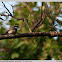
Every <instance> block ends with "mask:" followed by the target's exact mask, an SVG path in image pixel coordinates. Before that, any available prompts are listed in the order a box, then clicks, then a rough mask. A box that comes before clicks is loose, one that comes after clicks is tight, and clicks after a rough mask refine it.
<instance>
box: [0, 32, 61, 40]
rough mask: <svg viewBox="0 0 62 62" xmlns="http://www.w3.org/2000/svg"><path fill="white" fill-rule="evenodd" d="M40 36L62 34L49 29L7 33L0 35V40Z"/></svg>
mask: <svg viewBox="0 0 62 62" xmlns="http://www.w3.org/2000/svg"><path fill="white" fill-rule="evenodd" d="M40 36H49V37H55V36H62V32H57V31H53V32H52V31H51V32H32V33H22V34H7V35H0V40H1V39H12V38H20V37H40Z"/></svg>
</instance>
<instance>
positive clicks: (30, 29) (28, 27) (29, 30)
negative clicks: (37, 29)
mask: <svg viewBox="0 0 62 62" xmlns="http://www.w3.org/2000/svg"><path fill="white" fill-rule="evenodd" d="M23 19H24V21H25V23H26V25H27V27H28V28H29V31H30V32H32V31H31V28H30V27H29V25H28V23H27V21H26V19H25V18H23Z"/></svg>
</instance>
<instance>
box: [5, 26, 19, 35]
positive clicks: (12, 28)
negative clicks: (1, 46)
mask: <svg viewBox="0 0 62 62" xmlns="http://www.w3.org/2000/svg"><path fill="white" fill-rule="evenodd" d="M18 27H19V26H18V25H14V26H12V27H10V28H9V29H8V30H7V31H6V33H5V34H16V33H17V28H18Z"/></svg>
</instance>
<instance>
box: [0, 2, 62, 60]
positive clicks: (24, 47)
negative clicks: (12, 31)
mask: <svg viewBox="0 0 62 62" xmlns="http://www.w3.org/2000/svg"><path fill="white" fill-rule="evenodd" d="M4 4H5V5H6V7H7V8H8V9H9V11H10V12H11V14H12V15H14V16H15V17H17V18H22V17H25V19H26V20H27V22H28V24H29V26H30V28H31V29H32V28H33V26H34V25H35V24H36V23H37V22H38V21H39V20H40V19H41V7H42V14H43V13H46V16H45V19H44V21H43V24H42V25H40V26H39V27H38V28H36V29H35V30H34V32H50V31H58V32H59V31H62V2H43V6H42V2H4ZM8 14H9V12H8V11H7V9H6V8H5V7H4V5H3V4H2V2H0V35H1V34H3V33H5V32H6V31H7V30H8V29H9V28H10V27H11V26H13V25H14V24H18V25H19V27H20V28H19V29H18V33H28V32H29V29H28V27H27V25H26V23H25V22H24V21H23V20H17V19H15V18H13V17H11V16H4V15H8ZM2 15H3V16H2ZM4 59H5V60H11V59H12V60H13V59H15V60H21V59H22V60H23V59H28V60H29V59H30V60H34V59H35V60H62V37H58V36H57V37H48V36H41V37H28V38H27V37H25V38H15V39H4V40H0V60H4Z"/></svg>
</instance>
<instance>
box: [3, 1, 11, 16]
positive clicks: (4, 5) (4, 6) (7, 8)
mask: <svg viewBox="0 0 62 62" xmlns="http://www.w3.org/2000/svg"><path fill="white" fill-rule="evenodd" d="M2 4H3V5H4V7H5V8H6V10H7V11H8V12H9V14H10V16H12V14H11V12H10V11H9V10H8V8H7V7H6V6H5V4H4V3H3V2H2Z"/></svg>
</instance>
